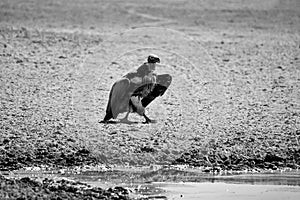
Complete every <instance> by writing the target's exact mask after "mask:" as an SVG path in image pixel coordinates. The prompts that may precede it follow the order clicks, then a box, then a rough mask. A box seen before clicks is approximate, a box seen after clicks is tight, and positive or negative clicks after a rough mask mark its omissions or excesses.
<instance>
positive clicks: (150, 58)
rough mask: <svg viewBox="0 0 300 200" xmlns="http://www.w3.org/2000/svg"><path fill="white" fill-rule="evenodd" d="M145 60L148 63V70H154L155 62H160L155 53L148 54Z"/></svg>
mask: <svg viewBox="0 0 300 200" xmlns="http://www.w3.org/2000/svg"><path fill="white" fill-rule="evenodd" d="M147 62H148V63H149V68H150V69H149V70H150V71H154V70H155V63H160V59H159V57H158V56H157V55H154V54H150V55H149V56H148V59H147Z"/></svg>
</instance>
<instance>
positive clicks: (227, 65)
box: [0, 0, 300, 182]
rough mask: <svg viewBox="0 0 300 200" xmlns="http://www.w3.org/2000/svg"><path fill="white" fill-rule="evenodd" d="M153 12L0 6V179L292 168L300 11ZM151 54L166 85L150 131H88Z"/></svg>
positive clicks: (145, 8)
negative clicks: (38, 172) (66, 170)
mask: <svg viewBox="0 0 300 200" xmlns="http://www.w3.org/2000/svg"><path fill="white" fill-rule="evenodd" d="M155 2H156V3H155V4H153V3H150V2H148V1H143V2H140V1H139V2H136V1H129V2H119V1H112V2H110V1H101V2H100V1H99V2H98V1H84V2H83V1H81V0H75V1H69V0H68V1H64V2H63V1H58V0H54V1H51V2H48V1H35V0H34V1H28V2H23V1H18V0H13V1H11V0H10V1H8V0H7V1H2V2H1V3H0V93H1V94H0V98H1V102H0V103H1V106H0V170H2V171H6V170H15V169H22V168H25V167H33V166H47V167H49V168H63V167H74V166H84V165H95V164H106V165H125V166H128V165H130V166H149V165H153V164H154V165H173V164H184V165H185V164H187V165H190V166H194V167H209V169H211V170H215V169H218V170H245V169H249V170H252V169H257V170H260V169H285V168H292V169H298V168H299V165H300V157H299V156H300V145H299V139H300V129H299V126H300V124H299V117H300V116H299V115H300V114H299V113H300V104H299V102H300V101H299V100H300V98H299V97H300V94H299V91H300V88H299V87H300V84H299V81H300V78H299V77H300V76H299V70H300V67H299V66H300V61H299V59H300V58H299V55H300V46H299V41H300V35H299V32H300V29H299V26H298V24H300V14H299V9H300V5H299V2H298V1H296V0H294V1H293V0H290V1H279V0H268V1H264V3H262V2H260V1H251V2H244V1H240V0H238V1H233V2H226V3H225V2H223V1H222V2H221V1H214V2H210V1H188V2H184V1H175V2H173V1H172V3H171V1H170V2H168V3H166V2H163V1H155ZM150 52H151V53H153V52H154V53H156V54H158V55H159V56H160V57H161V60H162V62H163V63H165V64H167V65H168V67H167V68H165V69H158V70H161V72H167V73H170V74H171V75H172V76H173V77H174V81H173V83H172V85H171V87H170V88H169V90H168V91H167V93H166V94H165V95H164V96H163V97H161V98H160V99H157V100H155V102H153V104H152V105H150V107H149V109H148V113H149V116H150V117H151V118H156V120H157V123H156V124H150V125H144V124H142V123H141V122H142V119H141V118H140V117H139V116H135V115H132V116H131V120H132V121H135V122H136V123H134V124H131V125H128V124H122V123H118V122H115V123H110V124H101V123H99V121H100V120H102V118H103V117H104V112H105V107H106V103H107V99H108V93H109V90H110V87H111V85H112V84H113V82H114V81H115V80H117V79H118V78H119V77H121V76H122V75H123V74H125V73H126V72H127V71H129V70H130V69H132V68H134V67H137V66H138V65H139V64H140V63H142V62H143V61H144V60H145V56H146V55H147V54H148V53H150ZM21 182H22V181H21Z"/></svg>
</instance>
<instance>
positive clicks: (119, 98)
mask: <svg viewBox="0 0 300 200" xmlns="http://www.w3.org/2000/svg"><path fill="white" fill-rule="evenodd" d="M129 89H130V81H129V79H127V78H123V79H121V80H119V81H117V82H115V83H114V85H113V86H112V88H111V90H110V93H109V100H108V103H107V107H106V115H105V117H104V121H107V120H110V119H111V118H114V119H116V118H117V116H118V114H120V113H122V112H126V111H127V110H128V106H129V98H130V91H129Z"/></svg>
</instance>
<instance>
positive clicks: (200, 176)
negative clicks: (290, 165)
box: [7, 168, 300, 200]
mask: <svg viewBox="0 0 300 200" xmlns="http://www.w3.org/2000/svg"><path fill="white" fill-rule="evenodd" d="M7 176H15V177H25V176H29V177H37V178H45V177H47V178H67V179H72V180H76V181H81V182H84V183H88V184H90V185H92V186H97V187H101V188H103V189H107V188H110V187H116V186H121V187H124V188H127V189H129V190H130V197H132V198H137V199H138V198H145V199H155V200H158V199H174V200H175V199H213V200H214V199H230V200H234V199H272V200H275V199H297V200H298V199H299V198H300V171H296V170H295V171H285V172H282V171H266V172H261V173H237V174H226V175H224V174H223V175H221V174H218V175H216V174H212V173H203V172H199V171H197V170H191V169H185V170H178V169H170V168H159V169H155V170H154V169H145V168H114V169H108V170H102V171H101V170H100V171H97V170H96V171H95V170H91V169H90V170H84V171H77V172H75V171H74V170H70V171H68V170H57V171H30V172H29V171H15V172H13V173H10V174H7Z"/></svg>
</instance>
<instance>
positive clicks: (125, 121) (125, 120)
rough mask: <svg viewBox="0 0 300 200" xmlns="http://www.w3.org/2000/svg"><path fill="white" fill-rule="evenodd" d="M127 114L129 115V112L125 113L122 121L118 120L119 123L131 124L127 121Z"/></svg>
mask: <svg viewBox="0 0 300 200" xmlns="http://www.w3.org/2000/svg"><path fill="white" fill-rule="evenodd" d="M129 113H130V110H129V111H128V112H127V113H126V115H125V117H124V118H123V119H120V122H122V123H131V121H129V120H128V115H129Z"/></svg>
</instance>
